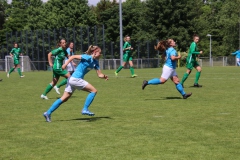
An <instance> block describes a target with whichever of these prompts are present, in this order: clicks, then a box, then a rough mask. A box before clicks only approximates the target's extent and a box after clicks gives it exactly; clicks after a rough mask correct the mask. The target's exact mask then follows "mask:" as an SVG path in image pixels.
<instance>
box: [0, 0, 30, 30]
mask: <svg viewBox="0 0 240 160" xmlns="http://www.w3.org/2000/svg"><path fill="white" fill-rule="evenodd" d="M29 5H30V4H29V0H12V3H11V5H10V7H9V8H8V9H7V10H6V14H8V15H9V16H8V18H7V21H6V22H5V23H4V28H8V29H10V30H11V31H14V32H15V31H21V30H23V29H24V26H25V25H26V23H27V8H28V7H29Z"/></svg>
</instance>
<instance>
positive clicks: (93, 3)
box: [8, 0, 100, 6]
mask: <svg viewBox="0 0 240 160" xmlns="http://www.w3.org/2000/svg"><path fill="white" fill-rule="evenodd" d="M42 1H43V2H47V1H48V0H42ZM99 1H100V0H88V4H89V5H94V6H95V5H97V3H98V2H99ZM11 2H12V0H8V3H11Z"/></svg>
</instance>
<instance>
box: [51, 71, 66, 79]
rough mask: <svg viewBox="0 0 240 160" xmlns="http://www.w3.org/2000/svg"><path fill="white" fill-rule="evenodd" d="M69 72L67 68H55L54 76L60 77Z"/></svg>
mask: <svg viewBox="0 0 240 160" xmlns="http://www.w3.org/2000/svg"><path fill="white" fill-rule="evenodd" d="M66 74H68V71H67V70H54V69H53V78H59V77H60V76H62V77H63V76H65V75H66Z"/></svg>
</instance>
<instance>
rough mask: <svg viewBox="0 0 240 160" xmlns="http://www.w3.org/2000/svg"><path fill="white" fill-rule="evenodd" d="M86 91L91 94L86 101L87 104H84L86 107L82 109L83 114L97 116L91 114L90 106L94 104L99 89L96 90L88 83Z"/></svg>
mask: <svg viewBox="0 0 240 160" xmlns="http://www.w3.org/2000/svg"><path fill="white" fill-rule="evenodd" d="M83 90H84V91H87V92H89V94H88V96H87V98H86V100H85V103H84V107H83V109H82V114H83V115H89V116H94V115H95V114H94V113H92V112H90V111H89V110H88V108H89V106H90V105H91V104H92V102H93V100H94V98H95V96H96V94H97V89H95V88H94V87H93V86H92V85H91V84H90V83H88V84H87V85H86V86H85V87H84V88H83Z"/></svg>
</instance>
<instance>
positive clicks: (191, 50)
mask: <svg viewBox="0 0 240 160" xmlns="http://www.w3.org/2000/svg"><path fill="white" fill-rule="evenodd" d="M195 48H196V43H194V42H193V43H192V44H191V45H190V49H189V53H190V54H202V51H200V52H199V51H195Z"/></svg>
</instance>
